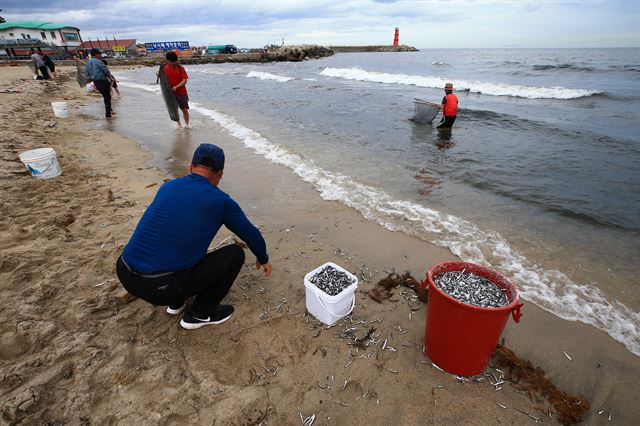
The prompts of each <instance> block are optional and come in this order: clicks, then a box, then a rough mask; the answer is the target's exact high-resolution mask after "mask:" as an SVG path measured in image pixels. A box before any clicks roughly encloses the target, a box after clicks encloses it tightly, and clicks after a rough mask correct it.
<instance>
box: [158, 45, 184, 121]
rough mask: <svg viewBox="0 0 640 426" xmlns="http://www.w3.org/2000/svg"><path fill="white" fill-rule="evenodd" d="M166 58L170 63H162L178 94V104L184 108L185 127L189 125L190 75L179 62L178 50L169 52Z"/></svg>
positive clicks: (172, 88)
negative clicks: (188, 91) (187, 86)
mask: <svg viewBox="0 0 640 426" xmlns="http://www.w3.org/2000/svg"><path fill="white" fill-rule="evenodd" d="M166 58H167V61H169V63H168V64H164V65H162V66H163V67H164V73H165V75H166V76H167V80H168V81H169V84H170V85H171V90H173V93H174V94H175V96H176V100H177V101H178V106H180V109H181V110H182V115H183V116H184V124H185V127H189V95H188V94H187V88H186V84H187V80H188V79H189V76H188V75H187V71H186V70H185V69H184V67H183V66H182V65H180V64H178V55H177V54H176V52H173V51H172V52H167V55H166ZM180 128H182V124H180V117H179V116H178V129H180Z"/></svg>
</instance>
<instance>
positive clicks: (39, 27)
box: [0, 21, 82, 53]
mask: <svg viewBox="0 0 640 426" xmlns="http://www.w3.org/2000/svg"><path fill="white" fill-rule="evenodd" d="M23 40H33V41H42V42H44V43H46V44H55V45H56V46H59V47H61V48H63V49H64V50H65V51H66V52H67V53H73V52H74V51H75V50H76V48H77V47H78V46H80V45H81V44H82V37H81V36H80V29H78V28H76V27H71V26H69V25H62V24H56V23H54V22H40V21H13V22H3V23H2V24H0V43H1V44H7V43H11V42H15V43H16V44H17V45H16V50H22V49H23V47H21V46H20V45H22V44H23V43H21V41H23Z"/></svg>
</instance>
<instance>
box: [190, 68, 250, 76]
mask: <svg viewBox="0 0 640 426" xmlns="http://www.w3.org/2000/svg"><path fill="white" fill-rule="evenodd" d="M185 69H186V70H187V72H189V73H190V72H194V71H195V72H199V73H202V74H210V75H229V74H244V73H243V72H238V71H234V70H222V69H202V68H192V67H189V68H185Z"/></svg>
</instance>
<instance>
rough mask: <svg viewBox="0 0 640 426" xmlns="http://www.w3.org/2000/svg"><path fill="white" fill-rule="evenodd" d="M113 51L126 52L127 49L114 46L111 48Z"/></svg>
mask: <svg viewBox="0 0 640 426" xmlns="http://www.w3.org/2000/svg"><path fill="white" fill-rule="evenodd" d="M111 51H113V52H126V51H127V49H126V48H125V47H124V46H113V47H112V48H111Z"/></svg>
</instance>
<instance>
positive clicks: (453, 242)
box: [134, 84, 640, 356]
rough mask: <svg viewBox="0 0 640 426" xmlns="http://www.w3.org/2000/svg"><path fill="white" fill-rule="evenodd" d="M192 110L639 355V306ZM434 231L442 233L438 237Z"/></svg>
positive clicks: (387, 222) (216, 115) (467, 225)
mask: <svg viewBox="0 0 640 426" xmlns="http://www.w3.org/2000/svg"><path fill="white" fill-rule="evenodd" d="M134 87H137V88H142V89H144V90H147V91H151V92H156V91H157V90H158V89H156V87H155V86H152V85H144V84H140V85H137V84H136V85H135V86H134ZM192 110H193V111H196V112H199V113H200V114H202V115H204V116H206V117H209V118H211V119H212V120H213V121H215V122H216V123H217V124H218V125H220V126H221V127H222V128H223V129H224V130H225V131H227V132H228V133H229V134H230V135H231V136H233V137H235V138H237V139H239V140H240V141H242V143H243V144H244V145H245V146H246V147H247V148H250V149H252V150H253V151H254V152H255V153H257V154H259V155H262V156H263V157H265V158H266V159H268V160H269V161H271V162H273V163H276V164H281V165H284V166H286V167H287V168H289V169H291V170H292V171H293V172H294V173H295V174H296V175H298V176H299V177H300V178H302V180H304V181H305V182H308V183H310V184H312V185H313V186H314V187H315V188H316V190H317V191H318V192H319V193H320V196H321V197H322V198H323V199H325V200H331V201H339V202H341V203H343V204H345V205H346V206H349V207H351V208H354V209H356V210H357V211H359V212H360V213H361V214H362V215H363V216H364V217H365V218H366V219H369V220H371V221H374V222H376V223H378V224H380V225H382V226H384V227H385V228H387V229H389V230H391V231H401V232H405V233H407V234H409V235H414V236H417V237H419V238H422V239H425V236H427V237H428V238H429V239H428V241H431V242H433V243H435V244H437V245H439V246H441V247H445V248H447V249H449V250H450V251H451V252H452V253H453V254H454V255H456V256H458V257H460V258H461V259H463V260H467V261H471V262H476V263H480V264H484V265H487V266H490V267H493V268H496V269H497V270H499V271H500V272H502V273H503V274H504V275H506V276H507V277H509V279H510V280H512V281H513V282H514V283H515V284H516V286H517V287H518V289H519V291H520V292H521V294H522V297H523V298H524V299H526V300H528V301H530V302H532V303H534V304H536V305H537V306H539V307H541V308H542V309H544V310H546V311H548V312H550V313H552V314H554V315H556V316H558V317H560V318H563V319H566V320H570V321H580V322H583V323H585V324H589V325H592V326H594V327H596V328H597V329H599V330H601V331H603V332H605V333H606V334H608V335H609V336H611V337H612V338H613V339H615V340H617V341H618V342H620V343H622V344H624V345H625V347H626V348H627V349H628V350H629V351H630V352H631V353H633V354H635V355H637V356H640V312H633V311H632V310H630V309H629V308H628V307H627V306H625V305H624V304H622V303H620V302H618V301H613V302H609V301H608V300H607V298H606V297H605V296H604V294H603V293H602V291H601V290H600V289H599V288H597V287H595V286H592V285H587V284H577V283H574V282H573V281H571V279H570V278H569V277H567V276H566V275H565V274H563V273H561V272H559V271H553V270H544V269H542V268H540V267H538V266H537V265H535V264H532V263H531V262H530V261H529V260H527V259H526V258H525V257H524V256H522V255H521V254H519V253H518V252H516V251H514V250H512V249H511V246H510V245H509V243H508V242H507V241H506V240H505V239H504V238H503V237H502V236H501V235H500V234H499V233H497V232H495V231H483V230H481V229H480V228H478V226H476V225H475V224H473V223H471V222H468V221H466V220H464V219H460V218H458V217H455V216H453V215H449V214H444V213H441V212H438V211H435V210H432V209H429V208H427V207H425V206H421V205H418V204H414V203H411V202H409V201H402V200H396V199H393V198H392V197H391V196H389V195H388V194H386V193H385V192H384V191H381V190H379V189H376V188H373V187H369V186H366V185H362V184H359V183H358V182H355V181H354V180H353V179H352V178H351V177H350V176H347V175H343V174H340V173H334V172H330V171H327V170H324V169H322V168H320V167H318V166H316V165H315V164H314V162H313V161H312V160H306V159H303V158H302V157H300V156H299V155H297V154H294V153H291V152H289V151H287V150H286V149H284V148H282V147H280V146H278V145H276V144H274V143H273V142H271V141H269V140H268V139H266V138H265V137H263V136H262V135H260V134H259V133H258V132H256V131H254V130H252V129H249V128H247V127H245V126H243V125H241V124H239V123H238V122H237V120H236V119H235V118H233V117H231V116H228V115H226V114H224V113H220V112H218V111H216V110H213V109H209V108H205V107H203V106H202V105H201V104H199V103H196V102H194V103H192ZM433 234H435V235H433ZM437 235H441V236H442V237H441V238H440V239H437ZM484 253H487V255H489V256H490V257H491V259H490V260H489V259H487V257H486V255H485V254H484Z"/></svg>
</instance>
